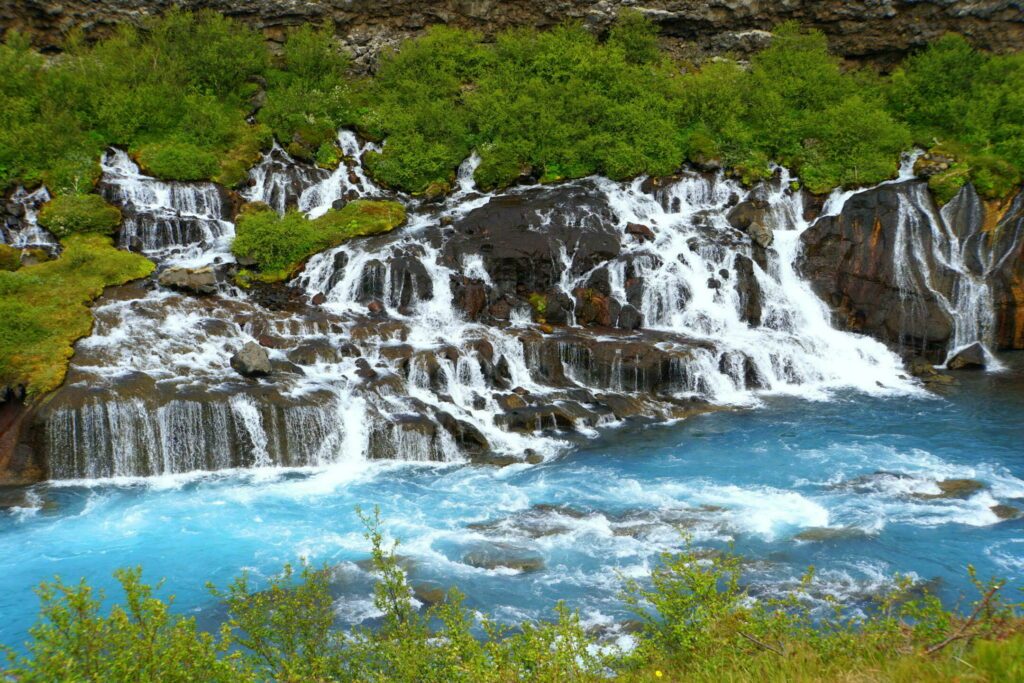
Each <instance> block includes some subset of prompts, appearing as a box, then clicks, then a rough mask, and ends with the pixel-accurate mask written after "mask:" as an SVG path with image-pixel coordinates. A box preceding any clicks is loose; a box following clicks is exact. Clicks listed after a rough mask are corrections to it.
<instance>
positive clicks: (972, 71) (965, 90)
mask: <svg viewBox="0 0 1024 683" xmlns="http://www.w3.org/2000/svg"><path fill="white" fill-rule="evenodd" d="M888 97H889V102H890V106H891V108H892V110H893V111H896V112H899V114H900V116H901V117H902V118H903V120H905V121H906V122H907V123H908V124H909V125H910V129H911V131H912V132H913V136H914V140H915V142H917V143H918V144H920V145H922V146H924V147H931V146H933V145H935V144H936V142H937V143H938V145H937V146H938V148H939V149H940V150H942V151H946V152H948V153H950V154H952V155H953V156H955V157H957V158H958V159H959V162H958V163H957V164H954V165H953V166H952V167H951V168H950V169H949V170H948V171H947V172H946V173H944V174H942V175H940V176H938V177H933V178H932V183H933V186H934V185H938V186H939V187H942V186H943V185H951V187H948V188H946V189H944V190H943V191H942V194H943V195H949V194H950V193H951V191H953V190H955V189H956V188H958V187H959V186H960V185H963V183H964V182H966V181H967V180H968V179H969V180H971V181H972V182H973V183H974V184H975V186H976V187H977V188H978V190H979V191H980V192H981V193H982V194H983V195H986V196H990V197H996V196H1004V195H1006V194H1007V193H1008V192H1010V191H1011V190H1012V189H1013V187H1014V185H1017V184H1020V182H1021V179H1022V177H1021V173H1022V171H1024V54H1021V53H1018V54H1014V55H987V54H983V53H981V52H978V51H977V50H975V49H973V48H972V47H971V46H970V44H969V43H968V42H967V41H966V40H964V39H963V38H962V37H961V36H957V35H948V36H946V37H944V38H942V39H941V40H938V41H936V42H935V43H933V44H932V45H931V46H929V47H928V49H927V50H925V51H924V52H922V53H920V54H918V55H915V56H913V57H911V58H910V59H908V60H907V61H906V63H905V64H904V65H903V67H902V68H901V69H899V70H898V71H896V73H894V74H893V77H892V81H891V83H890V84H889V86H888Z"/></svg>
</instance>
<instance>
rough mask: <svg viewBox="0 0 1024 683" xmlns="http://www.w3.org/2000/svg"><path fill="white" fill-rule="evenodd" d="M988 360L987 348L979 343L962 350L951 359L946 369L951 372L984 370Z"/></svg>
mask: <svg viewBox="0 0 1024 683" xmlns="http://www.w3.org/2000/svg"><path fill="white" fill-rule="evenodd" d="M987 362H988V359H987V358H985V347H984V346H982V345H981V344H980V343H979V342H974V343H973V344H971V345H970V346H967V347H965V348H963V349H960V350H959V351H957V352H956V354H955V355H954V356H953V357H952V358H950V359H949V362H948V363H946V367H948V368H949V369H950V370H968V369H980V368H984V367H985V365H986V363H987Z"/></svg>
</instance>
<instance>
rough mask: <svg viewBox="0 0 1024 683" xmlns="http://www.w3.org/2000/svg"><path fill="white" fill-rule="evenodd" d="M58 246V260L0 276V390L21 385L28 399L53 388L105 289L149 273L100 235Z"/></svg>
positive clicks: (149, 266)
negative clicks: (93, 307)
mask: <svg viewBox="0 0 1024 683" xmlns="http://www.w3.org/2000/svg"><path fill="white" fill-rule="evenodd" d="M62 242H63V246H64V251H63V252H62V253H61V256H60V258H58V259H54V260H52V261H48V262H46V263H40V264H38V265H32V266H23V267H22V268H21V269H19V270H18V271H16V272H13V273H12V272H5V271H0V385H10V386H17V385H23V386H25V387H27V389H28V392H29V393H30V394H43V393H46V392H49V391H52V390H54V389H56V388H57V387H59V386H60V384H61V382H63V381H64V374H65V372H66V371H67V365H68V361H69V360H70V359H71V355H72V353H74V350H73V345H74V343H75V341H77V340H78V339H80V338H81V337H84V336H86V335H88V334H89V331H90V330H91V329H92V312H91V311H90V309H89V304H91V303H92V301H93V300H94V299H95V298H96V297H98V296H99V295H100V294H101V293H102V292H103V289H104V288H105V287H109V286H112V285H119V284H124V283H125V282H128V281H130V280H135V279H138V278H141V277H145V276H147V275H149V274H150V273H151V272H152V271H153V268H154V265H153V263H152V262H151V261H149V260H147V259H145V258H143V257H142V256H139V255H137V254H132V253H129V252H127V251H122V250H120V249H116V248H114V245H113V243H112V242H111V240H110V238H109V237H105V236H103V235H98V234H79V235H71V236H69V237H67V238H65V239H64V240H62Z"/></svg>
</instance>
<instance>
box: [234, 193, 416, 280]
mask: <svg viewBox="0 0 1024 683" xmlns="http://www.w3.org/2000/svg"><path fill="white" fill-rule="evenodd" d="M405 220H406V214H405V208H404V207H403V206H402V205H401V204H399V203H397V202H390V201H371V200H362V199H360V200H356V201H352V202H349V203H348V204H346V205H345V206H344V207H343V208H341V209H340V210H335V209H331V210H330V211H328V212H327V213H325V214H324V215H323V216H320V217H319V218H316V219H313V220H308V219H307V218H306V217H305V216H303V215H302V214H301V213H299V212H298V211H290V212H288V213H286V214H285V215H284V216H278V215H277V213H276V212H275V211H274V210H273V209H271V208H270V207H269V206H267V205H266V204H261V203H258V202H254V203H252V204H248V205H246V206H245V207H243V209H242V211H241V213H240V214H239V216H238V221H237V224H236V227H235V241H234V242H233V243H232V245H231V251H232V252H233V253H234V254H235V255H236V256H238V257H239V258H241V259H244V260H252V261H255V263H256V266H257V267H258V268H259V270H260V275H259V277H258V279H260V280H262V281H264V282H275V281H279V280H284V279H287V278H289V277H291V276H292V275H293V274H294V273H295V272H296V271H297V270H298V269H299V267H300V266H301V265H302V263H303V262H304V261H305V260H306V259H307V258H309V257H310V256H312V255H313V254H316V253H317V252H320V251H323V250H324V249H330V248H332V247H336V246H338V245H339V244H341V243H342V242H344V241H345V240H348V239H350V238H352V237H358V236H363V235H375V234H377V233H381V232H388V231H390V230H393V229H395V228H397V227H398V226H400V225H402V224H403V223H405Z"/></svg>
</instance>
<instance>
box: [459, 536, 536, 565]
mask: <svg viewBox="0 0 1024 683" xmlns="http://www.w3.org/2000/svg"><path fill="white" fill-rule="evenodd" d="M462 561H463V562H464V563H465V564H468V565H469V566H471V567H476V568H477V569H489V570H493V569H512V570H514V571H518V572H535V571H539V570H541V569H543V568H544V558H543V557H541V556H540V555H539V554H538V553H536V552H534V551H532V550H529V549H527V548H521V547H518V546H514V545H509V544H506V543H493V544H488V545H482V546H480V547H478V548H477V549H475V550H471V551H470V552H468V553H466V554H465V555H463V556H462Z"/></svg>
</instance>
